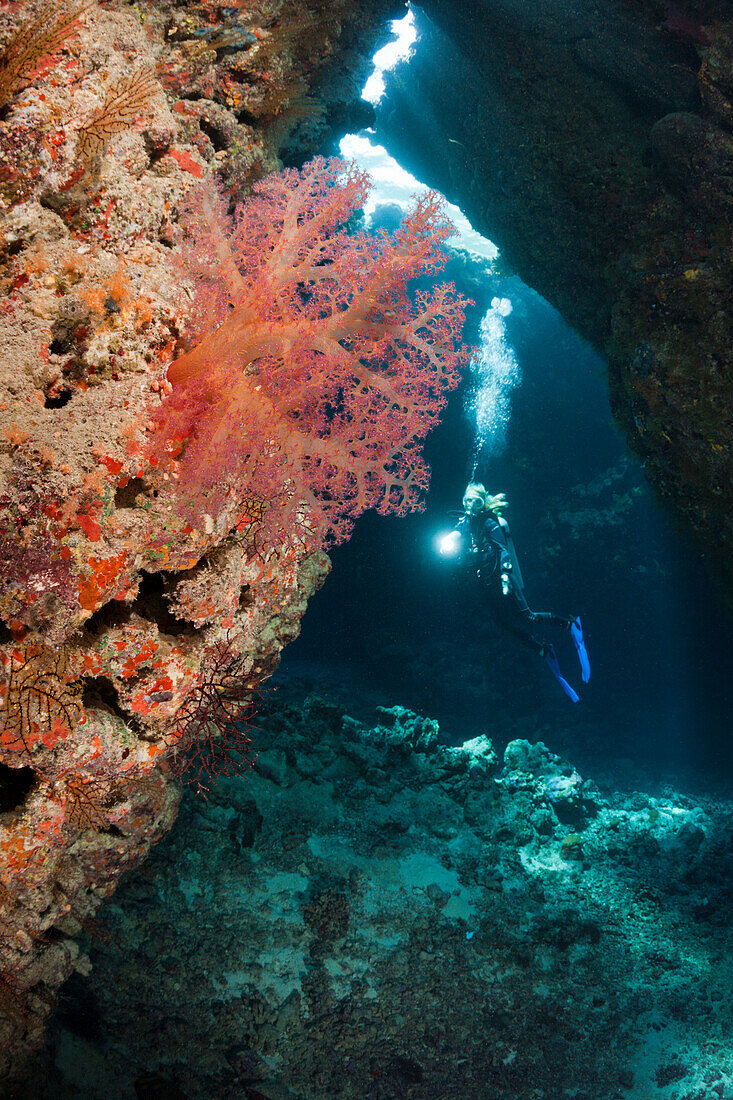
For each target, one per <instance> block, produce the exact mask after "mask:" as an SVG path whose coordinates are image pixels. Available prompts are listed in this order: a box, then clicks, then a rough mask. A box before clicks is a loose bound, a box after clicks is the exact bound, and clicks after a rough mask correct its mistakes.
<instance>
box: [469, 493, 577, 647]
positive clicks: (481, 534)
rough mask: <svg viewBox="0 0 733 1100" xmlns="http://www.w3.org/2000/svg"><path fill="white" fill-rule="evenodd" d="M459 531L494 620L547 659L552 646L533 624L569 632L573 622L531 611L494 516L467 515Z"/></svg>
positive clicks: (546, 613)
mask: <svg viewBox="0 0 733 1100" xmlns="http://www.w3.org/2000/svg"><path fill="white" fill-rule="evenodd" d="M504 522H506V521H504ZM456 530H457V531H458V532H459V533H460V535H461V556H462V558H463V560H464V561H470V562H472V563H473V564H474V565H475V567H476V576H477V577H478V578H479V580H480V581H481V584H482V587H483V589H484V591H485V593H486V595H487V597H488V603H489V608H490V610H491V613H492V615H493V617H494V618H495V619H496V621H497V622H498V623H499V624H500V625H501V626H502V627H503V628H504V629H505V630H508V631H509V633H510V634H513V635H514V636H515V637H516V638H519V640H520V641H521V642H522V643H523V645H526V646H527V647H528V648H529V649H532V650H534V652H535V653H539V654H541V655H542V656H543V657H544V656H545V654H546V652H547V650H548V649H549V648H550V646H549V644H548V643H546V642H540V641H538V640H537V639H536V638H535V637H534V635H533V634H532V632H531V629H530V627H531V624H533V623H550V624H551V625H552V626H563V627H565V628H566V629H569V628H570V625H571V623H572V619H569V618H563V617H562V616H560V615H554V614H553V613H552V612H551V611H532V609H531V608H530V606H529V604H528V603H527V599H526V597H525V595H524V589H523V588H522V583H521V579H520V578H521V573H519V570H518V567H515V562H514V561H513V560H512V553H511V551H510V549H509V546H508V544H507V537H506V534H505V531H504V527H503V526H502V524H501V523H500V522H499V520H498V519H497V518H496V516H495V515H494V513H493V512H490V511H484V512H479V513H478V515H473V514H470V513H466V514H465V515H464V516H462V517H461V519H460V520H459V522H458V525H457V527H456ZM502 577H503V578H504V579H503V580H502Z"/></svg>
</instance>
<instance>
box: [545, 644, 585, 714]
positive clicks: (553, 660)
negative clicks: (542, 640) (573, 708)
mask: <svg viewBox="0 0 733 1100" xmlns="http://www.w3.org/2000/svg"><path fill="white" fill-rule="evenodd" d="M545 660H546V661H547V663H548V665H549V666H550V671H551V672H552V675H553V676H554V677H555V679H556V680H557V682H558V684H559V685H560V687H561V688H562V689H563V691H564V692H565V694H566V695H567V697H568V699H572V701H573V702H574V703H579V702H580V697H579V696H578V695H577V694H576V693H575V692H574V691H573V689H572V688H571V686H570V684H569V683H568V682H567V680H566V679H565V678H564V676H563V674H562V673H561V672H560V665H559V664H558V660H557V657H556V656H555V650H554V649H553V648H552V646H551V645H550V646H547V647H546V652H545Z"/></svg>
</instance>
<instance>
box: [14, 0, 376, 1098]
mask: <svg viewBox="0 0 733 1100" xmlns="http://www.w3.org/2000/svg"><path fill="white" fill-rule="evenodd" d="M393 8H394V5H393V4H390V3H384V2H382V0H376V2H366V3H363V4H354V3H345V2H344V3H329V4H323V3H320V2H319V0H303V2H301V0H293V2H288V0H259V2H258V0H253V2H252V3H247V4H243V5H236V4H235V5H231V4H225V3H220V2H218V0H210V2H208V0H206V2H203V3H187V4H181V3H176V2H161V3H153V2H148V3H145V4H135V5H131V4H128V3H124V2H117V0H111V2H107V3H104V2H102V3H90V4H86V5H81V4H73V3H71V2H69V3H66V2H65V0H57V2H55V3H53V4H44V3H29V4H25V5H18V4H12V5H5V6H4V7H3V9H2V12H0V42H1V43H2V46H1V47H0V53H2V50H5V53H4V56H3V60H2V61H1V62H0V97H2V102H0V204H1V205H0V212H1V214H2V225H1V226H0V284H1V286H2V302H1V303H0V329H1V330H2V332H1V335H0V348H1V349H2V350H1V351H0V384H1V386H2V390H1V392H0V1080H2V1079H3V1078H5V1077H6V1076H8V1075H12V1074H13V1073H14V1072H15V1071H17V1070H18V1068H19V1066H21V1065H22V1063H23V1061H24V1058H25V1056H26V1054H27V1051H28V1050H29V1048H31V1047H33V1046H34V1045H37V1044H38V1043H39V1042H40V1040H41V1038H42V1034H43V1024H44V1020H45V1019H46V1018H47V1016H48V1014H49V1012H50V1011H51V1010H52V1008H53V1004H54V1001H55V994H56V991H57V989H58V987H59V986H60V984H61V983H62V982H63V981H64V980H65V979H66V978H67V977H68V976H69V974H70V973H71V972H72V970H73V969H75V968H76V969H81V970H83V969H84V967H85V965H86V963H85V960H84V959H83V957H80V956H79V950H78V947H77V944H76V940H75V937H76V936H77V935H78V933H79V930H80V929H81V928H82V927H86V928H87V929H89V928H92V927H94V922H93V915H94V913H95V911H96V910H97V909H98V907H99V906H100V904H101V903H102V900H103V899H104V898H105V897H108V896H109V895H110V894H111V893H112V892H113V890H114V889H115V886H116V883H117V881H118V879H119V877H120V875H121V874H122V873H123V872H124V871H125V870H127V869H130V868H133V867H135V866H137V865H139V864H140V863H141V862H142V861H143V860H144V859H145V857H146V855H147V853H148V851H149V849H150V846H151V845H152V844H153V843H155V842H156V841H157V840H158V839H160V837H161V836H162V835H164V833H165V832H166V831H167V830H168V829H169V828H170V826H171V825H172V823H173V821H174V819H175V815H176V810H177V806H178V801H179V788H178V785H177V782H176V773H180V771H181V767H182V766H184V767H185V765H182V764H181V759H182V757H181V753H180V749H181V747H182V745H183V744H185V743H189V744H193V745H194V746H195V743H196V741H197V739H198V738H199V737H200V736H202V735H203V736H204V737H206V735H207V731H208V728H209V727H208V726H207V725H206V720H207V718H208V717H210V716H211V713H212V710H211V708H212V706H213V707H214V708H219V707H223V708H224V709H223V713H224V715H225V716H226V715H229V716H231V715H235V714H237V713H239V710H241V708H242V706H243V704H244V703H245V702H246V699H247V697H248V696H251V695H252V694H253V693H255V692H256V691H257V690H258V688H259V686H260V685H261V684H262V682H263V681H264V680H266V679H267V677H268V676H269V675H270V674H271V672H272V671H273V670H274V668H275V667H276V665H277V663H278V660H279V654H280V651H281V649H282V647H283V645H285V644H286V642H287V641H288V640H289V639H291V638H292V637H294V636H295V635H296V634H297V632H298V630H299V621H300V618H301V616H302V614H303V611H304V609H305V605H306V602H307V599H308V597H309V595H310V594H311V593H312V592H313V591H314V590H315V589H316V588H317V587H318V586H319V585H320V584H321V583H322V581H323V578H324V577H325V575H326V573H327V570H328V568H329V563H328V559H327V557H326V556H325V555H324V554H323V553H322V552H321V551H320V550H316V549H314V548H313V547H310V548H309V547H308V545H307V544H306V542H304V540H303V539H302V538H300V537H299V538H297V539H296V538H293V539H292V540H291V541H290V542H286V543H284V544H282V545H280V546H278V547H265V548H262V547H259V546H258V545H257V544H256V539H255V537H254V536H255V534H256V523H249V524H248V523H247V522H246V517H244V518H245V522H244V523H243V522H242V518H243V517H242V516H240V517H239V519H238V520H237V519H236V517H234V516H232V515H228V514H223V515H218V516H215V517H203V518H202V519H201V520H200V522H198V524H197V523H196V521H192V520H191V517H190V516H189V517H186V516H185V515H183V514H182V513H181V510H180V508H178V507H177V504H176V496H175V492H174V486H173V484H172V481H171V479H170V477H169V475H168V474H167V473H163V472H162V471H161V470H159V469H156V467H155V465H153V464H152V463H151V462H150V461H148V460H147V458H146V454H147V450H146V433H147V432H148V431H149V430H150V422H149V417H150V413H151V410H154V409H155V407H156V406H157V405H158V404H159V402H160V400H161V396H162V395H164V394H165V393H166V392H167V389H168V387H169V384H168V383H167V381H166V370H167V367H168V364H169V363H170V361H171V359H172V358H174V357H175V354H176V351H177V350H178V349H179V348H180V347H181V343H182V339H183V336H184V334H185V327H186V316H187V309H188V306H189V302H190V299H191V297H192V295H191V292H190V287H187V284H186V279H185V277H184V274H183V273H182V271H181V269H180V268H179V267H177V266H176V254H177V252H178V248H179V244H180V240H181V230H180V227H179V225H178V223H177V212H178V208H179V205H180V203H181V199H182V198H183V196H184V195H185V194H186V192H187V191H188V190H189V189H190V187H191V186H192V185H193V184H195V183H196V181H198V180H200V179H203V178H205V177H206V176H207V175H210V174H212V173H213V172H214V171H216V172H217V173H218V176H219V179H220V180H221V181H222V183H223V185H224V187H226V188H227V189H228V190H229V191H230V193H231V194H233V195H235V196H243V195H244V194H245V193H246V190H247V188H248V186H249V185H250V184H251V183H252V182H253V181H254V180H256V179H258V178H260V177H262V176H263V175H265V174H267V172H269V171H272V170H274V169H277V168H278V167H279V166H280V161H279V158H278V151H279V149H280V148H281V147H282V146H283V145H284V143H285V142H289V147H290V149H291V156H292V155H294V153H293V150H294V149H295V148H297V149H299V150H300V152H301V153H302V155H304V156H305V155H307V154H308V153H312V152H314V151H315V150H317V149H319V148H320V147H321V146H322V145H323V144H324V142H325V141H326V140H327V137H328V134H329V133H330V131H331V130H332V129H333V128H340V127H341V126H343V125H344V124H345V118H346V117H347V116H348V114H349V111H350V110H351V106H352V105H355V106H356V109H357V111H358V110H360V109H361V108H360V107H359V105H358V100H359V89H360V87H361V86H362V85H363V82H364V79H365V77H366V73H367V72H368V67H369V59H370V57H371V56H372V54H373V53H374V50H375V49H376V48H377V46H378V45H379V44H380V38H383V37H384V36H385V33H386V28H387V20H388V18H389V16H390V14H392V13H393V11H392V9H393ZM202 719H203V721H202ZM240 744H241V747H243V748H246V742H245V741H244V740H243V741H241V742H240ZM243 766H244V767H246V760H244V761H243ZM194 774H196V772H194Z"/></svg>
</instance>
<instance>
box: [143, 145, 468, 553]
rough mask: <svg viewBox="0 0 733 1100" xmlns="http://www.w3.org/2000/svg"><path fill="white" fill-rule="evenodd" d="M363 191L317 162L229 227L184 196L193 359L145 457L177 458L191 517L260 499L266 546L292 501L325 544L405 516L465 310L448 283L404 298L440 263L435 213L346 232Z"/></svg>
mask: <svg viewBox="0 0 733 1100" xmlns="http://www.w3.org/2000/svg"><path fill="white" fill-rule="evenodd" d="M368 190H369V180H368V177H367V176H366V174H365V173H363V172H362V171H360V170H359V169H358V168H356V167H355V166H354V165H345V164H343V162H341V161H338V160H331V161H325V160H323V159H320V158H319V159H316V160H314V161H312V162H311V163H310V164H309V165H306V167H305V168H304V169H303V171H302V172H297V171H294V170H289V171H286V172H283V173H279V174H275V175H273V176H270V177H268V179H266V180H264V181H262V182H261V183H260V184H258V185H257V186H256V188H255V194H254V195H253V196H252V197H250V198H249V199H248V200H247V202H245V203H243V204H242V205H240V206H239V207H238V209H237V211H236V213H235V216H234V218H233V219H230V218H229V217H228V216H227V214H226V212H225V209H224V205H223V201H222V200H221V198H220V197H219V196H218V195H216V193H214V192H213V189H211V187H209V189H208V190H206V191H204V192H202V193H201V194H199V195H197V196H195V197H194V198H193V199H192V201H191V203H190V205H189V211H188V215H187V222H188V226H189V230H190V234H191V239H190V243H189V244H188V246H187V248H186V250H185V253H184V263H185V264H186V269H187V271H188V273H189V274H193V275H194V276H195V277H196V279H197V282H198V287H199V291H198V295H197V299H196V302H195V306H194V310H193V338H192V341H191V343H192V346H191V348H190V350H189V351H188V352H186V353H185V354H184V355H182V356H181V357H180V358H179V359H178V360H176V362H174V363H173V364H172V366H171V367H170V369H169V372H168V377H169V380H170V381H171V383H172V385H173V393H172V395H171V396H170V397H169V398H168V399H167V401H166V402H165V403H164V404H163V406H162V407H161V409H160V411H159V413H158V416H157V431H156V434H155V437H154V440H153V448H152V449H153V453H154V454H155V456H156V457H157V459H158V460H159V461H160V460H161V459H164V458H165V456H166V455H172V454H176V453H178V452H180V451H182V453H181V457H180V463H179V470H178V472H179V486H180V491H181V495H182V499H183V500H184V501H185V502H186V506H187V507H188V508H189V509H190V510H191V511H196V512H199V513H200V512H208V513H210V514H218V513H220V512H221V511H222V510H223V509H224V508H226V507H228V506H230V505H232V504H235V505H236V501H237V500H238V499H242V498H249V497H255V498H257V499H261V500H265V501H267V502H268V504H269V508H268V511H267V519H266V522H267V524H268V531H269V534H270V535H271V536H272V537H273V538H277V537H278V536H279V535H282V534H285V533H288V532H289V531H290V530H292V528H293V526H294V525H295V524H296V523H298V522H299V520H300V517H302V515H303V507H302V506H303V503H306V504H307V505H308V507H309V511H310V515H309V523H310V526H311V532H312V534H313V535H314V536H315V537H317V538H320V539H323V540H324V541H326V542H329V541H338V540H340V539H342V538H345V537H346V536H347V535H348V533H349V532H350V529H351V524H352V522H353V518H354V516H356V515H358V514H359V513H360V512H362V511H363V510H364V509H366V508H376V509H378V510H379V511H381V512H386V511H392V512H397V513H398V514H402V513H404V512H406V511H408V510H411V509H414V508H416V507H419V505H420V499H421V495H422V493H423V492H424V490H425V488H426V486H427V480H428V471H427V467H426V465H425V463H424V461H423V459H422V458H421V456H420V445H421V443H422V441H423V440H424V438H425V436H426V434H427V432H428V431H429V430H430V428H431V427H432V426H433V424H434V423H435V421H436V419H437V416H438V413H439V412H440V409H441V408H442V407H443V405H444V403H445V394H446V391H447V390H449V389H450V388H451V387H452V386H454V385H455V384H456V382H457V381H458V368H459V367H460V366H461V364H462V362H463V361H464V360H465V358H466V354H467V353H466V351H465V350H464V349H462V348H458V346H457V345H458V341H459V339H460V334H461V330H462V326H463V319H464V305H465V302H464V299H462V298H461V297H460V296H459V295H457V294H456V292H455V288H454V287H453V286H451V285H447V284H443V285H442V286H440V287H437V288H436V289H434V290H433V291H432V292H430V293H428V292H424V291H421V292H419V293H418V294H417V296H416V304H413V302H412V301H411V300H410V297H409V296H408V293H407V284H408V282H409V281H410V280H411V279H414V278H416V277H418V276H422V275H425V274H428V275H434V274H435V273H436V272H437V271H439V270H440V269H441V268H442V266H443V264H444V255H443V252H442V249H441V244H442V242H443V241H444V240H445V238H446V237H447V236H448V235H449V233H450V232H451V230H452V227H451V225H450V222H449V221H448V220H447V218H446V217H445V213H444V209H443V204H442V202H441V200H440V199H439V198H438V197H437V196H436V195H435V194H433V193H428V194H427V195H425V196H423V197H422V198H420V199H419V200H417V201H416V203H415V205H414V208H413V210H412V211H411V212H410V213H409V214H408V215H407V216H406V217H405V219H404V221H403V223H402V225H401V226H400V228H399V229H398V230H397V231H396V232H395V233H393V234H385V233H379V234H377V235H372V236H370V235H368V234H366V233H363V232H349V230H348V227H347V223H348V222H349V219H350V218H352V216H353V214H354V213H355V211H357V210H358V209H359V208H360V207H361V206H362V205H363V203H364V201H365V199H366V197H367V195H368Z"/></svg>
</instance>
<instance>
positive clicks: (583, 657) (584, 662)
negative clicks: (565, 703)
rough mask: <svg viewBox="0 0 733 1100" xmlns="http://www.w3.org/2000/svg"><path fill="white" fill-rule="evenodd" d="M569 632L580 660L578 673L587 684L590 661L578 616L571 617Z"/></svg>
mask: <svg viewBox="0 0 733 1100" xmlns="http://www.w3.org/2000/svg"><path fill="white" fill-rule="evenodd" d="M570 633H571V634H572V636H573V641H574V642H575V648H576V649H577V651H578V660H579V661H580V675H581V677H582V679H583V683H584V684H587V683H588V681H589V680H590V661H589V660H588V652H587V650H586V648H585V642H584V641H583V627H582V626H581V625H580V616H579V615H578V617H577V618H576V619H573V621H572V623H571V624H570Z"/></svg>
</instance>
